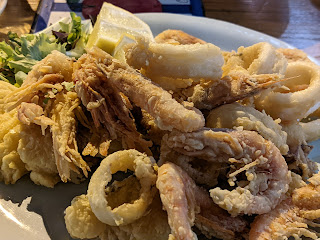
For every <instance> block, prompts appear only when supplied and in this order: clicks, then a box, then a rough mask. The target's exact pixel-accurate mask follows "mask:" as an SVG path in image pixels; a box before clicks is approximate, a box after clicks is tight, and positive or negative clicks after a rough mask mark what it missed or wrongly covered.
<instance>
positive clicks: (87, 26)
mask: <svg viewBox="0 0 320 240" xmlns="http://www.w3.org/2000/svg"><path fill="white" fill-rule="evenodd" d="M70 17H71V21H70V19H68V18H66V19H65V20H64V21H60V22H59V23H58V24H57V26H50V27H48V28H47V29H44V30H43V31H41V32H40V33H36V34H26V35H22V36H18V35H17V34H16V33H13V32H9V33H8V41H7V42H5V41H3V42H0V80H3V81H6V82H10V83H11V84H13V85H15V86H17V87H19V86H21V84H22V83H23V81H24V79H25V78H26V77H27V74H28V72H29V71H30V70H31V68H32V67H33V66H34V65H35V64H36V63H37V62H38V61H40V60H42V59H43V58H45V57H46V56H47V55H48V54H49V53H51V52H52V51H53V50H57V51H60V52H62V53H65V54H66V55H68V56H70V57H75V58H79V57H80V56H81V55H82V54H83V53H84V51H85V50H84V49H85V45H86V43H87V41H88V37H89V34H90V33H91V31H92V25H91V22H90V21H89V20H87V21H81V17H79V16H77V15H76V14H75V13H73V12H71V13H70Z"/></svg>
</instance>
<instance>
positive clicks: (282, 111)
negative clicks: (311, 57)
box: [255, 61, 320, 123]
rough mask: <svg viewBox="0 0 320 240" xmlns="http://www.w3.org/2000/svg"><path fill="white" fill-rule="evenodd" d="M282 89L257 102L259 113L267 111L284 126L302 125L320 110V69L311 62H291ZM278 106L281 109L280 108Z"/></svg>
mask: <svg viewBox="0 0 320 240" xmlns="http://www.w3.org/2000/svg"><path fill="white" fill-rule="evenodd" d="M285 78H288V80H287V81H285V82H283V85H282V86H281V87H280V88H277V89H275V90H273V91H271V92H269V91H265V92H263V93H262V94H261V95H260V96H259V97H258V98H257V99H256V100H255V105H256V108H257V109H258V110H265V111H266V113H267V114H269V115H271V116H272V117H273V118H274V119H275V118H280V119H281V120H282V122H287V123H288V122H292V121H297V120H298V121H299V120H301V119H302V118H305V117H307V116H309V115H310V114H311V113H313V112H314V111H315V110H317V109H318V108H319V107H320V95H319V91H320V68H319V67H318V66H317V65H315V64H313V63H308V62H302V61H300V62H291V63H289V64H288V68H287V71H286V74H285ZM274 106H277V107H276V108H275V107H274Z"/></svg>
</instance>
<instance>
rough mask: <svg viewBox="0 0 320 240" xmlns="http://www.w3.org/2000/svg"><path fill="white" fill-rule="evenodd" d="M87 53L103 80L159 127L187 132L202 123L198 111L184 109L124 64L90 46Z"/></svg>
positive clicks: (199, 126)
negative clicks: (150, 117) (98, 69)
mask: <svg viewBox="0 0 320 240" xmlns="http://www.w3.org/2000/svg"><path fill="white" fill-rule="evenodd" d="M89 54H90V55H91V56H92V57H93V58H95V61H96V64H97V66H98V67H99V68H100V69H101V70H102V71H103V73H104V75H105V77H106V78H105V80H106V81H110V83H112V84H113V86H115V87H116V88H117V89H119V91H121V92H123V93H124V94H125V95H126V96H127V97H128V98H129V99H130V100H131V101H132V102H133V103H134V104H136V105H137V106H139V107H141V108H142V109H144V110H146V111H147V112H148V113H149V114H150V115H151V116H153V117H154V118H155V121H156V123H157V125H158V126H159V127H160V128H161V129H163V130H172V129H174V128H175V129H179V130H181V131H183V132H190V131H194V130H197V129H199V128H201V127H203V126H204V117H203V115H202V114H201V113H200V112H199V111H194V110H189V109H187V108H185V107H184V106H182V105H181V104H179V103H178V102H177V101H176V100H174V99H173V98H172V96H171V95H170V93H168V92H167V91H165V90H163V89H162V88H160V87H158V86H156V85H155V84H153V83H152V82H151V81H150V80H149V79H147V78H145V77H143V76H142V75H141V74H139V73H138V72H136V71H135V70H134V69H132V68H131V67H129V66H128V65H126V64H124V63H121V62H119V61H117V60H116V59H113V58H112V57H111V56H110V55H109V54H107V53H105V52H103V51H102V50H100V49H97V48H93V49H92V50H91V51H90V52H89ZM100 84H101V83H100Z"/></svg>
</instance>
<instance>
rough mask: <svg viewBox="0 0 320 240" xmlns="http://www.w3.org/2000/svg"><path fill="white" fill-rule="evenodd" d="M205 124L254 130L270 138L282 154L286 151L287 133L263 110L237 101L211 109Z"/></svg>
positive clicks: (211, 126) (212, 126) (213, 126)
mask: <svg viewBox="0 0 320 240" xmlns="http://www.w3.org/2000/svg"><path fill="white" fill-rule="evenodd" d="M206 126H207V127H210V128H231V129H232V128H239V127H240V128H241V129H243V130H249V131H256V132H258V133H259V134H260V135H261V136H262V137H264V138H265V139H267V140H270V141H271V142H272V143H273V144H274V145H276V147H277V148H279V150H280V152H281V154H282V155H285V154H287V153H288V150H289V147H288V145H287V133H286V132H284V131H283V130H282V128H281V125H279V124H278V122H277V121H274V120H273V119H272V118H271V117H270V116H268V115H267V114H266V113H265V112H260V111H258V110H256V109H255V108H253V107H250V106H243V105H241V104H239V103H232V104H225V105H222V106H220V107H218V108H216V109H213V110H211V112H210V114H209V115H208V117H207V119H206Z"/></svg>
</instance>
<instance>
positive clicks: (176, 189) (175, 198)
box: [157, 163, 200, 240]
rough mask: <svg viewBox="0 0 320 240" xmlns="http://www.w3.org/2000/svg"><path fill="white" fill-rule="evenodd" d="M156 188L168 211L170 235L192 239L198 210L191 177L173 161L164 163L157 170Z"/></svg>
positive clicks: (194, 187)
mask: <svg viewBox="0 0 320 240" xmlns="http://www.w3.org/2000/svg"><path fill="white" fill-rule="evenodd" d="M157 188H158V189H159V192H160V197H161V201H162V203H163V206H164V208H165V209H166V211H167V213H168V221H169V225H170V227H171V231H172V235H173V236H174V238H175V239H177V240H194V239H197V236H196V234H195V233H194V232H193V231H192V229H191V227H192V226H193V224H194V219H195V214H196V213H199V212H200V207H199V203H198V202H197V201H196V198H197V194H196V192H195V191H196V185H195V184H194V183H193V184H192V179H191V178H190V177H189V176H188V175H187V174H186V173H184V172H183V171H182V170H181V169H180V168H179V167H178V166H176V165H174V164H173V163H165V164H164V165H162V166H161V167H160V168H159V170H158V179H157Z"/></svg>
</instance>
